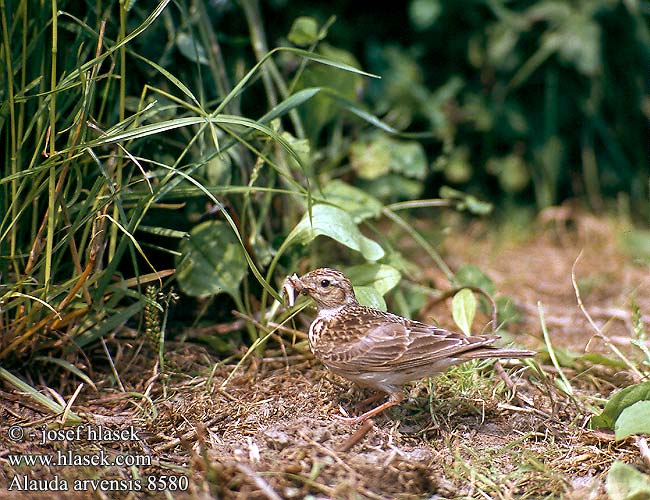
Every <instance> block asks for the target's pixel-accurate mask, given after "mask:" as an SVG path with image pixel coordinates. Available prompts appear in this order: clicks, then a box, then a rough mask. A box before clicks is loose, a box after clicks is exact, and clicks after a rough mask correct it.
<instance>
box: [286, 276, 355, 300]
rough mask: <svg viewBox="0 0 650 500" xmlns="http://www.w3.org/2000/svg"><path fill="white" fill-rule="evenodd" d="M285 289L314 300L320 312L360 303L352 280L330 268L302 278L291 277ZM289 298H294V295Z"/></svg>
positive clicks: (291, 294)
mask: <svg viewBox="0 0 650 500" xmlns="http://www.w3.org/2000/svg"><path fill="white" fill-rule="evenodd" d="M285 288H286V289H289V288H293V289H294V290H295V291H297V292H298V293H302V294H304V295H308V296H309V297H311V298H312V299H314V302H316V306H317V307H318V310H319V311H321V310H323V309H338V308H340V307H342V306H345V305H356V304H358V303H359V302H358V301H357V298H356V297H355V295H354V289H353V288H352V283H351V282H350V280H349V279H348V278H347V277H346V276H345V275H344V274H343V273H342V272H340V271H337V270H336V269H330V268H328V267H322V268H320V269H315V270H313V271H311V272H309V273H307V274H305V275H304V276H302V277H300V278H298V276H296V275H295V274H294V275H293V276H289V277H288V278H287V285H285ZM289 296H290V297H292V296H293V293H290V294H289ZM290 300H291V299H290Z"/></svg>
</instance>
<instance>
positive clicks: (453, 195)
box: [440, 186, 493, 215]
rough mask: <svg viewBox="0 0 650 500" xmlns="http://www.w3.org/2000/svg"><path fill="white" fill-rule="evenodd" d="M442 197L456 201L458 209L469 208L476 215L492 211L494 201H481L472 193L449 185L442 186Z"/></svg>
mask: <svg viewBox="0 0 650 500" xmlns="http://www.w3.org/2000/svg"><path fill="white" fill-rule="evenodd" d="M440 197H441V198H444V199H446V200H452V201H455V202H456V203H455V208H456V210H461V211H462V210H467V211H468V212H469V213H472V214H474V215H486V214H489V213H490V212H491V211H492V208H493V207H492V203H488V202H485V201H481V200H479V199H478V198H476V197H475V196H472V195H471V194H467V193H463V192H462V191H458V190H457V189H453V188H450V187H449V186H442V187H441V188H440Z"/></svg>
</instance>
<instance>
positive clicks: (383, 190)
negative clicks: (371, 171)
mask: <svg viewBox="0 0 650 500" xmlns="http://www.w3.org/2000/svg"><path fill="white" fill-rule="evenodd" d="M359 185H360V187H363V189H364V190H365V191H368V193H370V194H372V195H373V196H375V197H376V198H379V199H380V200H384V201H385V202H395V201H400V200H413V199H416V198H418V197H419V196H420V194H421V193H422V183H421V182H420V181H417V180H415V179H409V178H408V177H404V176H403V175H399V174H388V175H383V176H381V177H379V178H378V179H373V180H371V181H365V182H364V181H361V182H359Z"/></svg>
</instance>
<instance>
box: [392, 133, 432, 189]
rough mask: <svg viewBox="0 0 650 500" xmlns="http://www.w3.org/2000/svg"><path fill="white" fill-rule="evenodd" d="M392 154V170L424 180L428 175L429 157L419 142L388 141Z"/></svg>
mask: <svg viewBox="0 0 650 500" xmlns="http://www.w3.org/2000/svg"><path fill="white" fill-rule="evenodd" d="M388 143H389V145H390V153H391V159H392V162H391V170H393V172H398V173H400V174H403V175H405V176H406V177H411V178H414V179H419V180H422V179H424V177H425V176H426V175H427V165H428V162H427V156H426V154H425V153H424V148H423V147H422V144H420V143H419V142H417V141H398V140H395V139H388Z"/></svg>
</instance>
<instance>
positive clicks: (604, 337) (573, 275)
mask: <svg viewBox="0 0 650 500" xmlns="http://www.w3.org/2000/svg"><path fill="white" fill-rule="evenodd" d="M581 257H582V250H581V251H580V253H579V254H578V257H576V260H575V261H574V262H573V266H572V267H571V283H572V284H573V289H574V290H575V295H576V299H577V300H578V307H580V310H581V311H582V314H584V316H585V318H587V321H589V324H590V325H591V327H592V328H593V329H594V330H595V331H596V335H595V337H597V338H599V339H601V340H602V341H603V342H605V345H607V347H609V348H610V349H611V350H612V352H613V353H614V354H616V355H617V356H618V357H619V358H620V359H621V360H622V361H623V363H625V364H626V365H627V367H628V368H629V369H630V370H631V371H632V373H634V375H636V377H637V381H639V380H643V379H645V378H646V376H645V375H643V373H641V372H640V371H639V369H638V368H637V367H636V366H634V364H633V363H632V362H631V361H630V360H629V359H627V357H626V356H625V354H623V353H622V352H621V350H620V349H619V348H618V347H616V346H615V345H614V343H613V342H612V341H611V340H610V338H609V337H608V336H607V335H605V334H604V333H603V332H602V330H601V329H600V328H599V327H598V325H597V324H596V323H595V322H594V320H593V319H592V317H591V315H590V314H589V312H588V311H587V309H586V308H585V306H584V304H583V303H582V298H581V297H580V289H579V288H578V283H577V281H576V273H575V270H576V266H577V265H578V261H579V260H580V258H581Z"/></svg>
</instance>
